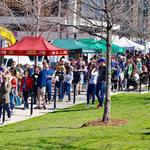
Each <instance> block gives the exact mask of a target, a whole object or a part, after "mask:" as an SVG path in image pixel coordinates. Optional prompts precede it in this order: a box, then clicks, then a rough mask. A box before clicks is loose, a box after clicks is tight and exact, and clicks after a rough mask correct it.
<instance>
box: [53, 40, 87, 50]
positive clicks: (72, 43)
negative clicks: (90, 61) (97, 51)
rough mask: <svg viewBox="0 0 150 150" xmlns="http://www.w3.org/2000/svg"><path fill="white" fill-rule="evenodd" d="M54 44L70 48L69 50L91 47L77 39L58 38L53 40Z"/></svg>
mask: <svg viewBox="0 0 150 150" xmlns="http://www.w3.org/2000/svg"><path fill="white" fill-rule="evenodd" d="M52 44H53V45H55V46H58V47H61V48H64V49H68V50H81V49H85V50H88V49H89V47H88V46H86V45H84V44H82V43H81V42H79V41H77V40H75V39H56V40H54V41H53V42H52Z"/></svg>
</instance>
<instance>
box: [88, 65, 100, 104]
mask: <svg viewBox="0 0 150 150" xmlns="http://www.w3.org/2000/svg"><path fill="white" fill-rule="evenodd" d="M97 77H98V71H97V67H96V65H95V64H93V66H92V70H91V74H90V78H89V83H88V88H87V105H89V104H90V98H91V96H92V105H94V103H95V96H96V84H97Z"/></svg>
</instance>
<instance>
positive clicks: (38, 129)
mask: <svg viewBox="0 0 150 150" xmlns="http://www.w3.org/2000/svg"><path fill="white" fill-rule="evenodd" d="M79 128H80V127H48V128H37V129H25V130H16V131H12V130H7V131H5V130H4V131H0V133H20V132H32V131H42V130H43V131H45V130H49V129H69V130H74V129H79Z"/></svg>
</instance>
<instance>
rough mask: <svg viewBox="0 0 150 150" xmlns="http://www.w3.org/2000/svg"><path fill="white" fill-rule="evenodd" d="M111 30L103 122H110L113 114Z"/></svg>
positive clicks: (108, 43) (109, 32)
mask: <svg viewBox="0 0 150 150" xmlns="http://www.w3.org/2000/svg"><path fill="white" fill-rule="evenodd" d="M110 40H111V30H107V41H106V42H107V67H106V69H107V75H106V100H105V104H104V113H103V119H102V121H103V122H106V121H109V120H110V113H111V96H110V93H111V44H110Z"/></svg>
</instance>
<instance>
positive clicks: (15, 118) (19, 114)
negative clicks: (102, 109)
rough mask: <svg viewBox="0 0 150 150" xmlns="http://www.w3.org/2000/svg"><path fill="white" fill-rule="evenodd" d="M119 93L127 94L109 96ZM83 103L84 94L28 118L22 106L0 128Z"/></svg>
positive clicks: (48, 107) (35, 110) (38, 111)
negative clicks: (74, 99)
mask: <svg viewBox="0 0 150 150" xmlns="http://www.w3.org/2000/svg"><path fill="white" fill-rule="evenodd" d="M146 92H148V91H143V92H142V93H146ZM119 93H127V92H117V93H112V94H111V95H114V94H119ZM128 93H138V92H133V91H132V92H128ZM85 102H86V95H85V94H83V95H78V96H76V103H75V104H73V102H72V101H71V102H66V101H65V100H64V101H63V102H57V109H55V110H54V109H53V108H54V104H53V103H51V104H49V105H47V106H46V107H47V109H46V110H37V109H33V115H32V116H30V109H27V110H23V105H22V106H20V107H17V108H16V109H15V110H14V114H13V115H12V117H11V120H9V121H5V123H4V124H2V121H0V126H4V125H8V124H11V123H15V122H20V121H23V120H27V119H30V118H33V117H37V116H41V115H44V114H46V113H49V112H53V111H56V110H58V109H63V108H68V107H71V106H74V105H77V104H81V103H85ZM34 107H35V106H34ZM6 116H7V115H6ZM6 120H7V117H6Z"/></svg>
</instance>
